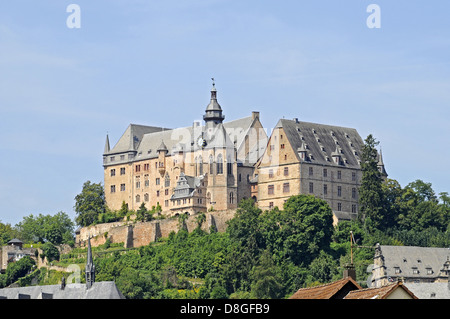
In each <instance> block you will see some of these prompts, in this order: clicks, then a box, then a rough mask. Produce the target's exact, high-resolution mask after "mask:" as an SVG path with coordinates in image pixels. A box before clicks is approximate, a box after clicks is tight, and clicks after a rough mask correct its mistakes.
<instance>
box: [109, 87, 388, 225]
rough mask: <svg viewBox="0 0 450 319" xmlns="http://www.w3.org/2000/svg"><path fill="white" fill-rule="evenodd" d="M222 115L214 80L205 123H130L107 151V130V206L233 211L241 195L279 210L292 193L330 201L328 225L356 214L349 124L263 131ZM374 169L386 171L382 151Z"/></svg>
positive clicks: (356, 156) (287, 125) (355, 153)
mask: <svg viewBox="0 0 450 319" xmlns="http://www.w3.org/2000/svg"><path fill="white" fill-rule="evenodd" d="M224 119H225V115H224V114H223V111H222V107H221V106H220V104H219V103H218V99H217V90H216V87H215V83H214V82H213V87H212V89H211V98H210V102H209V104H208V105H207V106H206V109H205V111H204V115H203V120H204V124H202V123H200V122H194V123H193V125H191V126H188V127H184V128H176V129H168V128H163V127H154V126H143V125H136V124H130V125H129V126H128V128H127V129H126V130H125V132H124V133H123V135H122V137H121V138H120V139H119V140H118V141H117V143H116V144H115V146H114V147H113V148H111V147H110V143H109V137H108V135H107V137H106V143H105V149H104V153H103V167H104V185H105V199H106V203H107V205H108V207H109V208H111V209H113V210H117V209H120V207H121V205H122V203H123V202H125V203H126V204H127V205H128V208H129V209H132V210H137V209H138V208H139V206H140V205H141V204H142V203H144V204H145V206H146V208H147V209H150V208H151V207H152V206H159V207H161V210H162V212H161V213H162V214H164V215H166V216H167V217H171V216H175V215H179V214H187V215H192V214H196V213H198V212H207V211H218V212H220V211H229V210H234V209H236V208H237V205H238V203H239V202H240V201H241V200H242V199H244V198H253V199H254V200H255V202H256V203H257V205H258V206H259V207H260V208H261V209H270V208H273V207H275V206H278V207H279V208H282V207H283V203H284V202H285V201H286V200H287V199H288V198H289V197H290V196H292V195H297V194H312V195H315V196H317V197H319V198H322V199H324V200H326V201H327V202H328V203H329V205H330V207H331V208H332V211H333V215H334V222H335V223H337V222H338V221H339V220H350V219H354V218H355V217H356V215H357V211H358V188H359V186H360V182H361V168H360V154H361V149H362V147H363V141H362V139H361V137H360V136H359V134H358V132H357V131H356V130H355V129H353V128H345V127H338V126H331V125H324V124H316V123H309V122H302V121H299V120H298V119H293V120H287V119H280V120H279V121H278V123H277V124H276V126H275V128H274V129H273V130H272V133H271V135H270V136H268V135H267V133H266V130H265V129H264V128H263V125H262V124H261V122H260V114H259V112H252V113H251V116H248V117H244V118H241V119H237V120H232V121H229V122H225V121H224ZM378 167H379V170H380V172H381V173H382V174H383V175H384V176H387V174H386V170H385V168H384V164H383V161H382V157H381V156H379V163H378Z"/></svg>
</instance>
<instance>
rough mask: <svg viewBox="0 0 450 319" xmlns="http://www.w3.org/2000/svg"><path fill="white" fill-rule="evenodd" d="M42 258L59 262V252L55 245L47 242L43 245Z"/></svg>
mask: <svg viewBox="0 0 450 319" xmlns="http://www.w3.org/2000/svg"><path fill="white" fill-rule="evenodd" d="M41 249H42V252H43V254H42V257H47V260H48V261H49V262H50V261H53V260H59V250H58V248H56V246H55V245H53V244H52V243H51V242H46V243H45V244H43V245H42V247H41Z"/></svg>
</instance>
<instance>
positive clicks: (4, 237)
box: [0, 222, 17, 246]
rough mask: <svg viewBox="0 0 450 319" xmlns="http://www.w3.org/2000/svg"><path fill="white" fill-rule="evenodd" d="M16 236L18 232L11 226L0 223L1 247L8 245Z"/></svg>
mask: <svg viewBox="0 0 450 319" xmlns="http://www.w3.org/2000/svg"><path fill="white" fill-rule="evenodd" d="M14 237H17V236H16V231H15V230H14V228H13V227H11V224H3V223H1V222H0V246H4V245H6V243H7V242H8V241H10V240H11V239H13V238H14Z"/></svg>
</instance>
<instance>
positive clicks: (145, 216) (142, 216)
mask: <svg viewBox="0 0 450 319" xmlns="http://www.w3.org/2000/svg"><path fill="white" fill-rule="evenodd" d="M154 210H155V207H153V210H152V211H149V210H147V208H146V207H145V203H144V202H142V204H141V206H139V209H138V210H137V211H136V220H138V221H141V222H148V221H150V220H152V219H153V212H154Z"/></svg>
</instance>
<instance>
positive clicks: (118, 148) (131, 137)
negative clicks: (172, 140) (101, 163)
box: [104, 124, 167, 155]
mask: <svg viewBox="0 0 450 319" xmlns="http://www.w3.org/2000/svg"><path fill="white" fill-rule="evenodd" d="M163 130H167V129H166V128H162V127H156V126H146V125H137V124H130V125H128V127H127V129H126V130H125V132H124V133H123V134H122V136H121V137H120V139H119V140H118V141H117V143H116V145H115V146H114V147H113V148H112V149H111V150H110V151H109V152H107V153H105V154H104V155H106V154H108V155H111V154H118V153H125V152H128V151H135V150H136V148H137V147H138V145H139V144H140V143H141V141H142V138H143V136H144V135H145V134H150V133H154V132H159V131H163ZM160 142H161V141H160ZM107 143H108V144H109V140H108V141H107ZM105 151H106V147H105Z"/></svg>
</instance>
